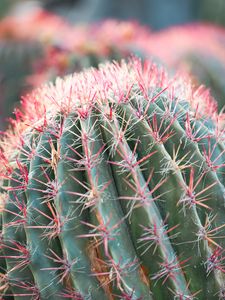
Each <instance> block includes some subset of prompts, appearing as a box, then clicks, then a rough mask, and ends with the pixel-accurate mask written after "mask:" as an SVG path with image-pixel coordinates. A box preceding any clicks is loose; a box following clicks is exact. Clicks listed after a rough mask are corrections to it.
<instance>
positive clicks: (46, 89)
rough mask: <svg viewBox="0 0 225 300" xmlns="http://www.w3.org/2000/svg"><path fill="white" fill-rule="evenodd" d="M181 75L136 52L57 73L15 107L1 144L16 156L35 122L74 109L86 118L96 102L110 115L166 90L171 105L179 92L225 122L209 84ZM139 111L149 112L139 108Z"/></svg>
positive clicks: (39, 124)
mask: <svg viewBox="0 0 225 300" xmlns="http://www.w3.org/2000/svg"><path fill="white" fill-rule="evenodd" d="M179 75H180V74H178V75H176V76H174V77H172V78H169V76H168V74H167V72H166V71H165V70H164V69H163V68H162V67H158V66H157V65H156V64H154V63H153V62H151V61H145V62H144V63H142V62H141V61H140V60H139V59H136V58H134V59H130V61H129V62H128V63H126V62H125V61H121V63H116V62H114V63H106V64H103V65H100V67H99V69H95V68H90V69H87V70H85V71H84V72H81V73H74V74H73V75H69V76H66V77H65V78H57V79H56V81H55V83H49V84H45V85H43V86H42V87H40V88H38V89H35V90H34V91H33V92H32V93H31V94H28V95H26V96H24V97H22V100H21V108H20V109H15V112H14V113H15V117H16V118H15V119H14V120H11V121H12V129H9V130H8V131H6V132H5V134H4V135H3V139H2V142H1V148H2V149H3V153H4V156H7V157H11V155H12V156H14V155H15V149H16V148H19V149H20V147H21V146H22V143H23V139H24V138H25V136H26V134H25V135H24V133H25V132H27V131H29V130H30V129H31V128H33V129H36V130H39V131H42V130H44V128H45V127H46V126H48V125H49V124H50V123H51V122H52V121H53V120H54V118H55V116H56V115H57V113H59V112H60V113H63V114H69V113H71V112H75V113H77V114H78V115H79V116H80V117H82V118H85V117H87V116H88V114H90V112H91V110H92V108H93V107H95V104H96V103H97V104H100V105H101V106H102V107H104V110H105V113H106V114H109V115H110V114H111V113H113V111H114V108H113V107H116V106H117V105H118V104H121V103H126V102H129V101H130V99H132V98H135V97H138V98H140V99H141V98H143V100H147V101H148V102H149V104H150V105H151V103H152V102H154V101H155V100H156V99H157V98H158V97H159V96H160V95H163V93H166V94H167V95H169V97H170V99H171V105H172V100H173V99H175V98H176V102H177V101H178V102H179V101H181V102H182V101H184V102H187V103H189V105H190V107H191V108H190V114H192V116H194V117H197V116H198V117H199V116H201V117H202V116H206V117H207V118H208V117H210V118H212V119H213V120H214V121H215V122H218V125H217V126H216V127H217V128H218V127H219V128H220V127H223V119H224V117H223V114H221V115H217V105H216V101H215V100H214V99H213V97H211V95H210V92H209V90H208V89H206V88H204V86H200V87H198V88H197V89H196V88H194V87H193V86H192V84H191V80H190V79H189V78H188V76H187V75H186V74H185V76H179ZM157 91H158V92H157ZM140 114H141V115H142V114H144V113H143V112H142V111H140ZM140 117H141V116H140ZM176 117H177V116H176V115H174V116H173V118H176ZM3 165H4V164H3Z"/></svg>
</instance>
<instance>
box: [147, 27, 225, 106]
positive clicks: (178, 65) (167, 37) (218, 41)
mask: <svg viewBox="0 0 225 300" xmlns="http://www.w3.org/2000/svg"><path fill="white" fill-rule="evenodd" d="M164 45H166V47H165V46H164ZM148 47H149V51H148V52H149V53H150V54H152V55H153V56H154V57H155V58H158V60H160V61H162V62H163V63H165V64H166V65H167V66H169V68H170V69H176V70H177V69H179V70H180V71H184V72H188V73H189V74H191V75H192V78H193V83H195V84H197V85H198V84H199V83H202V84H204V85H206V86H207V87H208V88H210V90H211V92H212V94H213V95H214V96H215V98H216V99H217V101H218V108H219V109H222V108H223V106H224V105H225V82H224V78H225V29H224V28H222V27H217V26H214V25H206V24H192V25H185V26H176V27H172V28H169V29H166V30H163V31H161V32H158V33H155V34H154V35H152V36H151V39H150V41H149V44H148Z"/></svg>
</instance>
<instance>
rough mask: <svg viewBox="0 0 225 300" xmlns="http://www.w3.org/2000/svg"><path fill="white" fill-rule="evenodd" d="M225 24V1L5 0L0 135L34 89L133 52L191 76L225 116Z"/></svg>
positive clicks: (1, 6)
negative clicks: (223, 110) (18, 106)
mask: <svg viewBox="0 0 225 300" xmlns="http://www.w3.org/2000/svg"><path fill="white" fill-rule="evenodd" d="M109 19H116V20H121V22H119V21H115V22H113V21H111V22H110V21H106V22H105V23H104V21H103V20H109ZM133 21H134V22H133ZM80 24H83V26H84V27H82V26H81V25H80ZM88 24H89V25H88ZM207 24H208V25H207ZM223 26H225V0H0V130H1V129H3V128H5V127H6V124H7V123H8V118H9V117H11V116H12V113H11V112H12V111H13V110H14V114H15V110H16V107H17V104H16V103H18V100H19V99H21V95H24V94H26V93H27V92H30V91H31V90H32V88H35V87H37V86H39V85H40V84H42V83H44V82H47V81H49V80H54V79H55V78H56V77H57V76H63V75H66V74H68V73H71V72H74V71H80V70H82V69H83V68H84V67H89V66H94V67H96V66H97V65H98V63H101V62H103V61H105V60H106V59H107V60H108V59H120V58H122V57H127V55H129V54H130V53H135V54H137V55H139V56H141V57H142V58H146V57H147V58H149V57H151V58H154V59H155V61H157V62H160V63H162V64H163V65H166V67H168V69H169V70H170V71H171V73H173V72H175V71H177V70H182V71H184V72H188V73H189V74H190V76H191V78H192V80H193V84H196V85H197V86H198V85H200V84H204V85H206V87H207V88H209V89H210V93H211V94H212V95H213V96H214V97H215V98H216V100H217V106H218V110H220V111H221V110H222V109H223V107H224V105H225V80H224V78H225V29H224V28H223Z"/></svg>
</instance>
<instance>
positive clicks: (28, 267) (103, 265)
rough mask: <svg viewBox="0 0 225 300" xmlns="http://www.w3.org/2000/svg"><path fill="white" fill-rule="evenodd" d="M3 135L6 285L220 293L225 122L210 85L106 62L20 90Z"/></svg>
mask: <svg viewBox="0 0 225 300" xmlns="http://www.w3.org/2000/svg"><path fill="white" fill-rule="evenodd" d="M1 149H2V150H1V156H0V157H1V172H0V173H1V182H2V187H1V224H2V225H1V226H2V233H1V240H0V253H1V254H0V262H1V267H0V270H1V275H0V280H1V288H0V293H1V296H2V297H3V299H21V298H22V299H52V300H53V299H54V300H57V299H59V300H61V299H94V300H95V299H96V300H98V299H143V300H151V299H157V300H158V299H182V300H188V299H189V300H190V299H202V300H203V299H204V300H205V299H208V300H212V299H224V293H225V286H224V282H225V281H224V272H225V261H224V260H225V259H224V249H225V248H224V247H225V238H224V236H225V206H224V204H225V203H224V199H225V189H224V183H225V177H224V168H225V167H224V156H225V150H224V149H225V145H224V132H223V122H221V118H220V115H218V114H217V112H216V110H215V105H214V100H213V99H212V98H211V97H210V96H209V95H208V94H207V93H205V91H204V90H202V88H200V89H197V90H193V89H192V88H191V86H190V84H189V83H188V81H187V80H186V79H184V80H183V79H181V78H169V77H168V76H167V74H166V72H165V71H164V70H162V69H158V68H157V66H156V65H154V64H153V63H151V62H149V61H146V62H144V63H142V62H141V61H140V60H138V59H132V60H131V61H129V62H128V63H125V62H123V61H122V62H121V63H113V64H112V63H107V64H105V65H102V66H100V67H99V69H98V70H96V69H88V70H86V71H84V72H83V73H77V74H74V75H72V76H68V77H66V78H64V79H60V78H58V79H57V80H56V82H55V84H49V85H46V86H44V87H42V88H40V89H38V90H36V91H34V92H33V93H32V94H31V95H29V96H26V97H24V99H23V102H22V109H21V112H19V111H18V112H17V113H16V119H15V120H14V122H13V126H12V128H11V129H9V130H8V131H6V132H5V134H4V135H3V137H2V140H1ZM10 297H11V298H10Z"/></svg>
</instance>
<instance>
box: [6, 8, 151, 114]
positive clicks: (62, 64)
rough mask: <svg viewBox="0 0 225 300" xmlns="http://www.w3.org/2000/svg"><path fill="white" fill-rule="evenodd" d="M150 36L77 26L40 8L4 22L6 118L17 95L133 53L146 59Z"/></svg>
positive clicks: (112, 26)
mask: <svg viewBox="0 0 225 300" xmlns="http://www.w3.org/2000/svg"><path fill="white" fill-rule="evenodd" d="M148 35H149V31H148V30H147V28H145V27H142V26H140V25H139V24H137V23H136V22H122V21H121V22H117V21H113V20H108V21H105V22H101V23H99V24H97V23H96V24H92V25H86V26H85V25H82V26H81V25H77V26H72V25H70V24H68V23H66V22H65V21H64V20H63V19H61V18H60V17H58V16H56V15H53V14H50V13H47V12H45V11H43V10H40V9H37V10H35V11H34V12H33V13H30V14H29V15H23V16H21V17H7V18H5V19H4V20H3V21H2V22H1V23H0V46H1V44H2V49H3V50H2V53H1V52H0V55H1V57H2V62H3V63H2V68H1V78H0V79H1V82H2V89H4V90H3V93H2V94H1V101H0V103H1V106H2V108H1V114H2V119H4V118H5V117H6V116H9V112H10V111H12V108H13V106H14V105H15V104H14V101H15V99H18V98H19V97H18V95H19V96H20V95H21V94H22V93H24V92H26V91H28V90H29V89H31V88H32V87H36V86H38V85H40V84H42V83H44V82H46V81H49V80H54V79H55V78H56V77H57V76H63V75H66V74H68V73H72V72H74V71H80V70H82V69H83V68H85V67H89V66H94V67H96V66H97V65H98V64H99V63H101V62H103V61H105V60H113V59H118V58H121V57H125V56H128V55H129V54H130V53H131V52H134V51H136V53H137V52H139V53H140V54H141V53H142V52H143V51H142V48H144V47H145V42H146V38H147V37H148ZM28 45H30V46H29V47H28ZM12 57H14V59H15V62H14V61H13V60H12V59H11V58H12ZM29 58H30V59H29ZM25 87H26V89H25ZM5 103H7V105H5Z"/></svg>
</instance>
